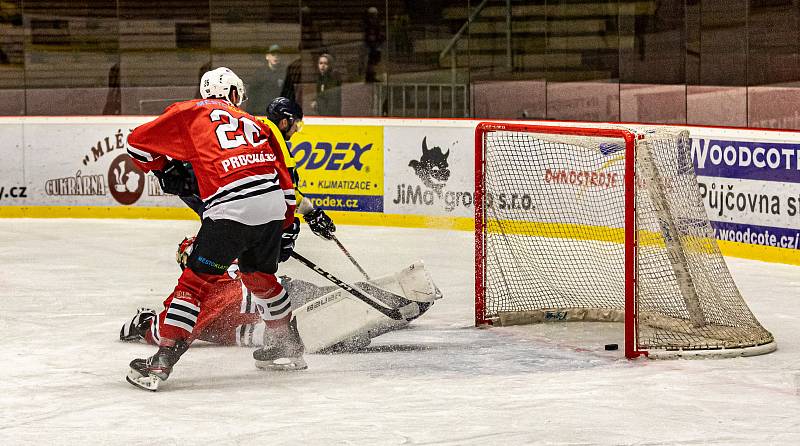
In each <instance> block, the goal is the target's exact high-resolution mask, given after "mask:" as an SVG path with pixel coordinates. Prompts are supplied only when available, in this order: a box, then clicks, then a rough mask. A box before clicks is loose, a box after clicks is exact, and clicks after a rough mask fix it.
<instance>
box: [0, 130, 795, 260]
mask: <svg viewBox="0 0 800 446" xmlns="http://www.w3.org/2000/svg"><path fill="white" fill-rule="evenodd" d="M149 119H152V118H151V117H141V116H114V117H102V116H97V117H6V118H0V138H1V139H0V140H2V141H4V150H3V154H4V163H2V165H0V178H1V180H0V217H12V218H13V217H37V218H65V217H66V218H152V219H191V218H196V217H195V216H194V214H193V213H192V212H191V211H190V210H188V209H187V208H185V207H184V206H183V205H182V203H181V202H180V201H179V200H178V199H177V198H175V197H173V196H169V195H164V194H163V193H162V192H161V189H160V187H159V186H158V182H157V180H156V178H155V177H154V176H153V175H152V174H147V175H144V174H142V172H140V171H138V170H137V169H136V168H135V167H134V166H133V164H132V163H131V162H130V160H129V159H128V158H127V155H126V154H125V138H126V137H127V135H128V134H129V133H130V131H131V130H132V129H133V128H135V127H136V126H137V125H139V124H141V123H143V122H146V121H148V120H149ZM478 122H480V121H477V120H436V119H430V120H418V119H381V118H376V119H371V118H340V119H334V118H316V117H309V118H307V119H306V125H305V127H304V128H303V131H302V132H301V133H300V134H297V135H296V136H295V137H294V138H292V141H290V150H291V151H292V153H293V155H294V157H295V159H296V160H297V162H298V170H299V172H300V175H301V185H300V189H301V190H302V191H304V192H305V193H306V194H307V197H308V198H309V199H311V200H312V201H313V202H314V203H315V205H317V206H319V207H322V208H324V209H327V210H329V211H330V213H331V215H332V216H333V217H334V219H335V221H336V222H337V224H356V225H377V226H402V227H436V228H445V229H457V230H472V229H473V219H472V215H473V212H474V197H473V192H474V152H475V144H474V134H475V133H474V132H475V126H476V125H477V123H478ZM526 123H533V124H541V125H570V126H581V127H584V126H586V127H595V126H600V125H602V124H598V123H557V122H553V121H543V122H534V121H526ZM629 126H633V125H629ZM681 128H684V127H681ZM688 129H689V131H690V134H691V138H692V140H691V152H692V153H691V154H692V159H693V161H694V164H695V168H696V169H697V174H698V181H699V184H700V190H701V195H702V196H703V200H704V203H705V205H706V210H707V213H708V216H709V219H710V220H711V221H712V225H713V227H714V230H715V234H716V236H717V238H718V239H719V240H720V244H721V247H722V250H723V252H724V253H725V254H727V255H734V256H739V257H746V258H754V259H761V260H769V261H777V262H784V263H791V264H800V250H798V248H800V133H797V132H788V131H771V130H745V129H731V128H709V127H689V128H688ZM431 166H433V167H435V169H430V167H431ZM432 170H433V171H436V173H434V174H431V173H430V172H431V171H432ZM506 198H507V200H504V205H507V206H517V207H520V208H521V209H524V207H525V206H531V205H532V204H531V201H530V197H528V198H526V197H525V191H520V193H519V194H517V196H515V197H510V196H509V197H506Z"/></svg>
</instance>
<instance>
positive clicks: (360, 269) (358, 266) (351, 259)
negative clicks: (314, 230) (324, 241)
mask: <svg viewBox="0 0 800 446" xmlns="http://www.w3.org/2000/svg"><path fill="white" fill-rule="evenodd" d="M331 237H332V238H331V240H333V241H334V242H336V244H337V245H339V249H341V250H342V252H343V253H344V255H346V256H347V258H348V259H350V261H351V262H353V265H355V266H356V268H358V270H359V271H361V274H363V275H364V277H366V278H367V280H370V278H369V274H367V272H366V271H364V268H362V267H361V265H359V264H358V262H356V259H355V258H353V256H352V255H351V254H350V251H348V250H347V248H345V247H344V245H343V244H342V242H340V241H339V239H338V238H336V236H335V235H333V234H331Z"/></svg>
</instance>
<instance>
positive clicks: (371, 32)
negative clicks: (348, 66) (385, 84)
mask: <svg viewBox="0 0 800 446" xmlns="http://www.w3.org/2000/svg"><path fill="white" fill-rule="evenodd" d="M363 27H364V52H365V54H366V77H365V79H364V80H365V81H366V82H376V81H377V71H378V64H379V63H380V61H381V51H382V49H383V42H384V41H385V40H386V36H385V33H384V32H383V27H382V26H381V20H380V17H379V16H378V8H376V7H374V6H370V7H369V8H367V13H366V15H365V16H364V26H363Z"/></svg>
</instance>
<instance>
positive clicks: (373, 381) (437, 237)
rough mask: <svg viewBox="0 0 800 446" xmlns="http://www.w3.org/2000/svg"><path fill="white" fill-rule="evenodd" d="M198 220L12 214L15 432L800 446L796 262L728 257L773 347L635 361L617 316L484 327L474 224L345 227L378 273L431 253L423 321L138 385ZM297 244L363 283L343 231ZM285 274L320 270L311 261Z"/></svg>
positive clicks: (5, 434) (4, 391) (206, 363)
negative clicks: (133, 366) (149, 334)
mask: <svg viewBox="0 0 800 446" xmlns="http://www.w3.org/2000/svg"><path fill="white" fill-rule="evenodd" d="M197 227H198V224H197V223H195V222H180V221H136V220H12V219H0V265H2V268H1V269H0V354H2V359H3V367H2V379H0V444H2V445H15V444H36V445H53V444H69V445H73V446H75V445H84V444H87V445H95V444H112V445H134V444H135V445H148V444H159V445H172V444H175V445H178V444H180V445H184V444H186V445H212V444H213V445H236V444H266V445H283V444H366V445H393V444H409V445H414V444H426V445H427V444H441V445H462V444H481V445H484V444H487V443H488V444H743V445H744V444H747V445H750V444H800V292H799V291H800V268H797V267H792V266H786V265H777V264H768V263H762V262H754V261H745V260H740V259H728V260H729V265H730V267H731V270H732V272H733V275H734V278H735V279H736V281H737V283H738V285H739V287H740V288H741V290H742V293H743V295H744V296H745V299H746V300H747V301H748V303H749V305H750V306H751V308H752V310H753V311H754V313H755V314H756V316H757V317H758V318H759V320H760V321H761V322H762V323H763V324H764V325H765V326H766V327H767V328H768V329H769V330H771V331H772V332H773V334H774V335H775V337H776V339H777V341H778V348H779V349H778V351H777V352H775V353H773V354H770V355H766V356H761V357H753V358H737V359H725V360H700V361H687V360H679V361H650V360H636V361H627V360H625V359H623V353H622V350H619V351H616V352H606V351H604V350H603V345H604V344H606V343H609V342H618V343H620V344H621V343H622V333H621V326H616V325H613V324H611V325H604V324H599V325H598V324H592V325H589V326H587V324H573V325H569V326H564V325H548V326H533V327H509V328H493V329H488V330H479V329H475V328H472V314H473V309H472V300H473V297H472V296H473V281H474V277H473V272H472V271H473V268H472V235H471V234H469V233H464V232H447V231H438V230H419V229H397V228H375V227H356V226H341V227H340V228H339V231H338V232H337V234H338V235H339V238H340V240H341V241H342V243H344V245H345V246H346V247H347V248H348V249H349V250H350V251H351V253H352V254H353V255H354V256H355V257H356V258H357V259H359V260H360V262H361V263H362V265H363V266H364V267H365V269H366V270H367V271H368V272H369V273H370V274H371V275H372V276H379V275H381V274H385V273H390V272H394V271H396V270H399V269H400V268H402V267H404V266H407V265H408V264H410V263H411V262H413V261H414V260H417V259H420V258H421V259H423V260H424V261H425V262H426V265H427V269H428V270H429V272H430V273H431V275H432V277H433V279H434V281H435V282H436V283H437V284H438V285H439V286H440V288H441V289H442V291H443V293H444V296H445V297H444V299H442V300H440V301H438V302H437V303H436V304H435V305H434V306H433V308H432V309H431V310H430V311H429V312H428V313H427V314H426V315H425V316H423V317H422V318H420V319H419V320H418V321H416V322H415V323H413V324H412V326H411V328H409V329H407V330H403V331H399V332H394V333H390V334H387V335H385V336H383V337H381V338H378V339H376V340H375V341H373V345H372V346H371V347H370V348H368V349H367V350H365V351H363V352H359V353H354V354H336V355H307V360H308V363H309V370H307V371H304V372H294V373H274V372H272V373H270V372H262V371H259V370H257V369H256V368H255V367H254V365H253V360H252V358H251V356H250V355H251V352H250V349H245V348H236V347H217V346H212V345H209V344H204V345H197V346H195V347H193V348H192V350H190V351H189V352H188V353H187V354H186V355H185V356H184V357H183V358H182V359H181V361H180V362H179V363H178V365H177V366H176V368H175V371H174V373H173V375H172V376H171V377H170V379H169V381H167V382H166V383H165V384H164V386H163V387H162V390H161V391H159V392H158V393H149V392H144V391H141V390H137V389H135V388H133V387H132V386H130V385H129V384H127V383H126V382H125V379H124V377H125V373H126V371H127V369H128V367H127V364H128V362H129V361H130V360H131V359H133V358H134V357H144V356H146V355H150V354H152V352H153V351H154V348H153V347H150V346H146V345H142V344H135V345H131V344H124V343H121V342H118V341H117V335H118V332H119V328H120V326H121V325H122V324H123V323H124V322H126V321H127V320H129V319H130V317H132V315H133V314H134V312H135V311H136V308H138V307H140V306H151V307H155V308H160V305H161V301H162V300H163V299H164V297H166V296H167V294H168V293H169V292H170V291H171V290H172V287H173V286H174V284H175V280H176V279H177V277H178V268H177V266H176V264H175V261H174V250H175V247H176V246H177V243H178V242H179V241H180V240H181V239H182V237H183V236H184V235H187V234H191V233H193V232H194V231H195V230H196V228H197ZM297 249H298V252H301V253H302V254H304V255H306V256H307V257H309V258H311V259H312V260H314V261H316V262H318V263H319V264H320V265H323V266H324V267H325V268H327V269H329V270H330V271H331V272H333V273H334V274H337V275H340V276H341V277H342V278H344V279H346V280H350V281H355V280H359V279H360V277H359V274H358V271H357V270H355V268H354V267H353V266H352V265H351V264H350V263H349V261H348V260H347V259H346V257H345V256H344V255H343V254H342V253H341V251H339V250H338V248H337V247H336V246H335V244H333V243H332V242H325V241H323V240H321V239H318V238H316V237H314V236H313V235H311V234H310V233H309V232H308V231H304V232H303V234H302V235H301V237H300V239H299V240H298V247H297ZM282 273H286V274H290V275H293V276H295V277H298V278H304V279H307V280H309V279H310V280H314V281H316V282H318V283H320V284H322V283H323V282H320V281H319V279H317V278H316V277H315V276H314V275H313V273H309V272H308V271H306V270H304V267H302V266H301V265H299V264H297V263H287V264H284V267H283V269H282Z"/></svg>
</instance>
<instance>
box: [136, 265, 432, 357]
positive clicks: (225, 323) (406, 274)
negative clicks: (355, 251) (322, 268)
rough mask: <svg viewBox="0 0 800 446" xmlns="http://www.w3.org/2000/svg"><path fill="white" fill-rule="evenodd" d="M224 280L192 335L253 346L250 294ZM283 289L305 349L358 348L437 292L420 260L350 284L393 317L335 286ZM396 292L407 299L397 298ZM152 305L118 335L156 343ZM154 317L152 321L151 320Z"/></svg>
mask: <svg viewBox="0 0 800 446" xmlns="http://www.w3.org/2000/svg"><path fill="white" fill-rule="evenodd" d="M229 274H230V280H227V281H226V282H227V283H225V284H221V286H220V287H219V289H218V290H217V291H218V293H216V294H217V296H218V297H217V298H216V299H214V301H213V302H214V304H213V306H214V308H211V309H209V308H206V310H210V311H207V312H204V314H209V315H211V316H210V318H209V320H205V321H198V325H197V327H198V328H199V330H196V331H195V332H194V333H193V339H200V340H204V341H208V342H212V343H217V344H222V345H239V346H243V347H258V346H260V345H261V343H262V340H263V336H262V334H263V331H264V323H263V321H262V320H261V318H260V316H259V315H258V313H257V312H256V309H255V305H253V302H252V295H251V293H250V292H249V290H247V288H245V287H244V286H243V285H242V284H241V280H240V279H239V278H238V272H237V271H236V269H235V268H232V269H231V271H230V272H229ZM281 280H282V282H283V286H284V287H285V289H286V290H287V292H288V293H289V294H290V295H291V296H293V297H294V302H293V305H292V306H293V310H292V314H293V319H294V320H295V322H296V324H297V328H298V331H299V333H300V338H301V339H302V340H303V344H304V345H305V347H306V351H308V352H310V353H315V352H333V351H350V350H355V349H361V348H364V347H366V346H368V345H369V343H370V341H371V339H373V338H375V337H377V336H380V335H382V334H384V333H387V332H389V331H393V330H397V329H400V328H404V327H406V326H407V325H408V324H409V323H410V322H411V321H413V320H414V319H417V318H418V317H420V316H421V315H422V314H424V313H425V312H426V311H427V310H428V309H429V308H430V306H431V305H432V304H433V302H434V301H436V300H437V299H440V298H441V297H442V293H441V292H440V291H439V289H438V288H437V287H436V285H435V284H434V283H433V281H432V280H431V278H430V276H429V275H428V274H427V272H426V271H425V266H424V264H423V263H422V261H418V262H415V263H414V264H412V265H410V266H408V267H407V268H404V269H402V270H401V271H399V272H397V273H395V274H390V275H386V276H382V277H379V278H376V279H373V280H370V281H368V282H359V283H356V284H355V285H354V286H355V287H356V288H358V289H359V290H361V291H362V292H363V293H364V294H367V295H369V296H370V297H372V298H373V299H375V300H376V301H379V302H380V303H382V304H383V305H385V306H386V307H387V308H390V309H397V310H399V311H400V312H402V314H404V315H406V317H404V318H403V319H400V320H394V319H391V318H389V317H387V316H386V315H384V314H382V313H381V312H379V311H378V310H376V309H374V308H373V307H371V306H370V305H367V304H366V303H364V302H362V301H361V300H359V299H357V298H355V297H354V296H352V295H351V294H350V293H348V292H347V291H345V290H343V289H341V288H339V287H336V286H327V287H319V286H316V285H314V284H312V283H310V282H306V281H302V280H291V279H289V278H287V277H282V278H281ZM397 296H400V297H402V298H405V299H407V300H405V301H402V302H400V301H399V299H397ZM161 319H162V318H159V317H157V316H156V314H155V312H154V311H152V310H146V309H140V310H139V311H138V312H137V314H136V315H135V316H134V317H133V319H132V320H131V321H130V322H129V323H127V324H125V325H124V326H123V327H122V330H121V331H120V339H121V340H124V341H137V340H139V341H145V342H148V343H157V340H158V332H159V324H158V322H157V321H159V320H161ZM153 321H155V322H156V323H153Z"/></svg>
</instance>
